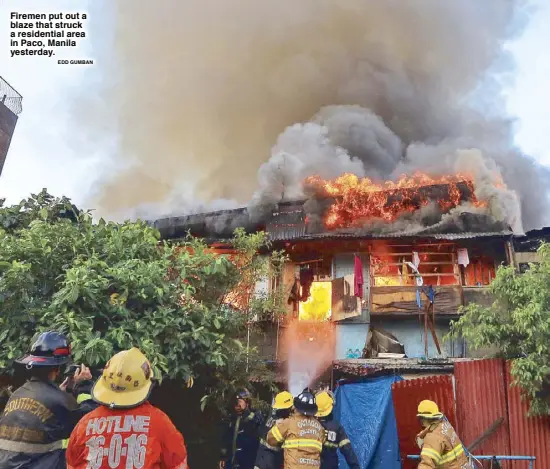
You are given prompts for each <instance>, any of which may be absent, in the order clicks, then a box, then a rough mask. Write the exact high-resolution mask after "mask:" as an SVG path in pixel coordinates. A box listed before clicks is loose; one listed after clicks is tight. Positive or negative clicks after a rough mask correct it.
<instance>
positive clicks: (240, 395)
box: [235, 388, 252, 401]
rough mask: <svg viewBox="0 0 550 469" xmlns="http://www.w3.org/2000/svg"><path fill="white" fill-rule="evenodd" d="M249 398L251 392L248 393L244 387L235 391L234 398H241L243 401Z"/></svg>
mask: <svg viewBox="0 0 550 469" xmlns="http://www.w3.org/2000/svg"><path fill="white" fill-rule="evenodd" d="M251 398H252V394H250V391H249V390H248V389H246V388H242V389H239V390H238V391H237V392H236V393H235V399H236V400H239V399H243V400H245V401H249V400H250V399H251Z"/></svg>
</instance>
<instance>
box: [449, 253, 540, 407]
mask: <svg viewBox="0 0 550 469" xmlns="http://www.w3.org/2000/svg"><path fill="white" fill-rule="evenodd" d="M538 254H539V256H540V263H538V264H531V265H530V269H529V270H528V271H527V272H526V273H524V274H518V273H516V272H515V271H514V268H513V267H512V266H506V267H500V268H499V269H498V272H497V275H496V277H495V280H494V281H493V282H492V284H491V286H490V293H491V294H492V295H493V297H494V299H495V300H494V302H493V303H492V305H491V306H490V307H485V306H481V305H478V304H470V305H468V306H467V307H466V308H465V309H464V311H465V314H464V315H463V316H462V317H461V318H460V319H459V320H458V321H457V322H455V323H454V324H453V325H452V330H451V335H452V336H455V337H458V336H462V337H464V338H465V339H466V341H467V342H468V344H469V345H470V346H471V347H473V348H474V349H479V348H484V347H490V346H496V347H498V348H499V350H500V353H501V355H502V356H503V357H504V358H506V359H511V360H512V376H513V378H514V382H515V384H517V385H520V386H521V388H522V390H523V392H524V394H525V397H527V398H529V399H530V401H531V406H530V412H531V413H532V414H539V415H540V414H549V413H550V405H549V403H548V401H547V400H545V399H542V398H540V396H541V392H542V391H543V387H546V386H548V384H549V383H548V377H549V376H550V245H549V244H542V245H541V246H540V248H539V250H538Z"/></svg>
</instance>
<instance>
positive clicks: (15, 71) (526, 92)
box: [0, 0, 550, 204]
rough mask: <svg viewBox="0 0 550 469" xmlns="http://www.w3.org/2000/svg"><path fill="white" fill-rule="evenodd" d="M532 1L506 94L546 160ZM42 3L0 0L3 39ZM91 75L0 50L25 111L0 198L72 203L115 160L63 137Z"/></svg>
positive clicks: (70, 6) (542, 38)
mask: <svg viewBox="0 0 550 469" xmlns="http://www.w3.org/2000/svg"><path fill="white" fill-rule="evenodd" d="M89 1H91V0H49V1H48V2H47V5H48V7H47V10H46V11H47V12H49V11H81V12H82V11H87V10H88V5H89ZM533 3H534V4H535V5H536V6H537V12H536V13H535V14H534V15H533V17H532V19H531V21H530V24H529V26H528V27H527V29H526V31H525V33H524V35H523V36H522V37H521V38H519V39H517V40H516V41H515V42H514V43H512V44H510V45H509V47H510V49H511V50H512V51H513V54H514V57H515V60H516V63H517V76H516V82H515V84H514V86H513V87H511V88H510V89H509V90H508V92H507V93H508V109H509V112H510V114H511V115H513V116H516V117H517V133H516V143H517V145H518V146H519V147H520V148H521V149H522V150H523V151H524V152H525V153H526V154H530V155H532V156H533V157H535V158H536V159H537V160H539V161H540V162H541V163H543V164H546V165H550V106H549V105H548V103H550V86H548V85H547V79H548V78H547V77H549V76H550V50H549V49H548V46H547V45H548V44H550V28H549V27H548V25H549V24H550V2H549V1H548V0H535V1H533ZM45 4H46V2H44V0H2V2H1V3H0V41H1V43H3V44H8V43H9V29H10V28H9V23H10V18H9V16H10V12H12V11H20V12H32V11H44V5H45ZM90 21H93V17H92V18H91V20H90ZM93 32H94V33H97V32H96V31H93ZM62 57H63V55H59V56H58V58H62ZM66 57H67V58H95V57H94V50H93V39H91V40H87V41H84V42H83V43H82V45H81V47H80V49H79V50H78V51H75V50H74V49H73V50H70V51H69V53H68V54H67V55H66ZM144 60H146V59H144ZM95 73H97V69H96V68H95V67H94V66H61V65H57V61H56V60H52V59H46V58H36V57H28V58H27V57H17V58H10V56H9V50H8V48H7V47H6V48H4V49H2V50H0V76H2V77H3V78H4V79H5V80H7V81H8V82H9V83H10V84H11V85H12V86H13V87H14V88H15V89H16V90H17V91H18V92H19V93H20V94H21V95H22V96H23V112H22V114H21V115H20V117H19V121H18V123H17V127H16V130H15V134H14V136H13V139H12V142H11V147H10V150H9V152H8V156H7V159H6V163H5V165H4V170H3V172H2V175H1V177H0V198H6V199H7V201H8V203H12V202H13V203H15V202H18V201H19V200H20V199H22V198H24V197H26V196H28V195H29V194H30V193H31V192H38V191H40V190H41V189H42V188H43V187H47V188H48V190H49V192H50V193H52V194H55V195H66V196H68V197H70V198H71V199H73V200H74V202H75V203H77V204H82V203H83V202H84V201H85V200H86V197H87V195H88V194H89V193H90V191H91V190H93V186H94V184H97V178H98V177H100V174H101V168H102V166H104V163H105V162H106V161H108V160H109V159H110V158H112V148H107V147H105V148H101V149H98V150H97V151H96V153H94V154H83V152H80V151H79V149H78V145H77V144H76V143H75V140H74V139H71V138H68V137H70V136H72V135H76V134H78V133H80V132H81V131H82V129H81V128H80V127H78V128H77V126H78V125H79V124H78V123H77V121H76V120H75V119H74V117H73V116H74V114H73V112H74V106H75V104H76V105H78V103H77V102H76V103H75V99H77V98H76V97H77V96H79V94H82V93H85V92H86V91H87V90H86V87H89V86H90V83H91V82H93V79H92V78H93V76H94V74H95ZM92 91H93V89H92Z"/></svg>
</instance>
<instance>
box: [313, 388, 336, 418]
mask: <svg viewBox="0 0 550 469" xmlns="http://www.w3.org/2000/svg"><path fill="white" fill-rule="evenodd" d="M315 402H316V403H317V408H318V410H317V413H316V414H315V417H326V416H327V415H330V413H331V412H332V409H333V408H334V397H333V395H332V393H329V392H327V391H321V392H320V393H318V394H317V395H316V396H315Z"/></svg>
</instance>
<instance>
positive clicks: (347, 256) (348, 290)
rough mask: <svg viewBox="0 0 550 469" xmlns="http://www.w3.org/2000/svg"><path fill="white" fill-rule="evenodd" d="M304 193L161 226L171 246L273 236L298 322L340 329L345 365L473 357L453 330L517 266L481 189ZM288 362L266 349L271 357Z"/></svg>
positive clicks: (357, 186)
mask: <svg viewBox="0 0 550 469" xmlns="http://www.w3.org/2000/svg"><path fill="white" fill-rule="evenodd" d="M304 188H305V189H304V192H305V193H306V194H307V198H306V199H305V200H300V201H287V202H281V203H278V204H276V205H274V206H270V207H254V208H253V209H251V208H249V209H246V208H241V209H236V210H226V211H220V212H211V213H204V214H197V215H189V216H185V217H174V218H165V219H160V220H157V221H156V222H155V226H156V227H157V228H158V229H159V230H160V232H161V234H162V236H163V237H164V238H171V239H174V238H181V237H184V236H185V235H187V234H188V233H191V234H192V235H194V236H199V237H202V238H205V240H206V241H207V242H209V243H211V244H214V243H216V244H217V245H218V246H219V245H220V243H221V244H222V245H223V243H224V240H227V239H228V238H230V237H231V235H232V232H233V230H234V229H235V227H237V226H242V227H244V228H245V229H246V230H247V231H248V232H255V231H260V230H263V231H266V232H267V234H268V236H269V239H270V241H271V249H273V250H282V251H284V252H285V253H286V254H287V256H288V262H287V263H286V265H285V267H284V270H283V273H282V275H281V277H282V278H281V279H280V281H281V282H282V284H283V285H284V288H285V294H286V296H287V298H288V302H287V304H288V308H287V318H289V320H290V319H294V320H297V323H298V324H299V323H301V322H303V323H304V324H305V323H311V322H315V323H326V324H330V325H331V327H332V328H333V329H334V331H335V341H334V344H332V345H331V346H333V347H334V353H333V355H332V356H333V358H335V359H336V360H337V361H338V360H344V361H345V360H348V361H349V359H355V358H359V357H362V358H367V359H372V360H374V361H376V362H377V363H379V362H380V360H381V359H383V360H387V361H386V362H385V363H387V364H388V366H390V364H392V365H391V366H395V363H396V362H395V360H393V361H392V359H402V358H408V359H409V362H408V363H409V364H410V363H412V362H414V363H418V362H419V361H422V360H425V359H429V358H432V359H433V358H438V357H439V358H446V359H447V358H460V357H466V356H468V355H469V351H468V349H467V346H466V345H465V344H464V343H463V342H462V341H456V340H453V341H445V342H444V341H443V340H442V338H443V336H444V335H445V334H446V333H447V332H448V330H449V324H450V321H451V320H452V319H456V318H457V317H459V315H460V314H461V313H460V309H461V307H462V306H464V305H466V304H468V303H469V302H478V303H479V302H486V301H488V297H487V295H486V290H487V288H486V287H487V286H488V285H489V284H490V283H491V281H492V279H493V278H494V276H495V272H496V269H497V267H498V266H499V265H500V264H503V263H505V264H509V263H512V262H514V249H513V243H512V239H513V230H512V228H511V227H510V226H509V225H507V224H506V222H503V221H499V220H497V219H495V217H493V216H491V215H490V212H489V211H487V210H486V207H487V204H488V202H487V201H486V200H483V199H482V198H479V197H478V196H477V195H476V190H475V187H474V185H473V183H472V181H471V180H470V179H469V178H468V177H467V176H463V175H456V176H453V177H443V178H431V177H428V176H426V175H420V174H416V175H414V176H412V177H403V178H401V179H399V180H398V181H397V182H391V183H390V182H388V183H385V184H375V183H373V182H372V181H371V180H370V179H368V178H364V179H360V178H358V177H357V176H354V175H351V174H344V175H342V176H341V177H339V178H337V179H335V180H330V181H329V180H323V179H321V178H319V177H310V178H308V179H307V180H306V181H305V182H304ZM465 207H467V210H466V209H465ZM266 288H267V286H266ZM282 326H283V328H284V327H285V324H282ZM276 331H277V330H276V329H274V332H273V333H274V334H278V333H279V332H276ZM271 340H272V343H275V342H277V343H278V340H276V338H275V339H273V338H272V339H271ZM280 353H281V352H280V350H277V349H273V348H271V349H269V347H267V348H266V355H267V356H266V358H271V359H280V358H281V357H280ZM269 355H270V356H269ZM442 367H443V368H444V365H441V366H439V367H438V369H442ZM413 368H414V367H413ZM420 368H421V369H420V370H417V371H422V370H423V371H425V372H426V371H428V372H429V370H427V369H424V368H425V367H424V368H422V367H420Z"/></svg>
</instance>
